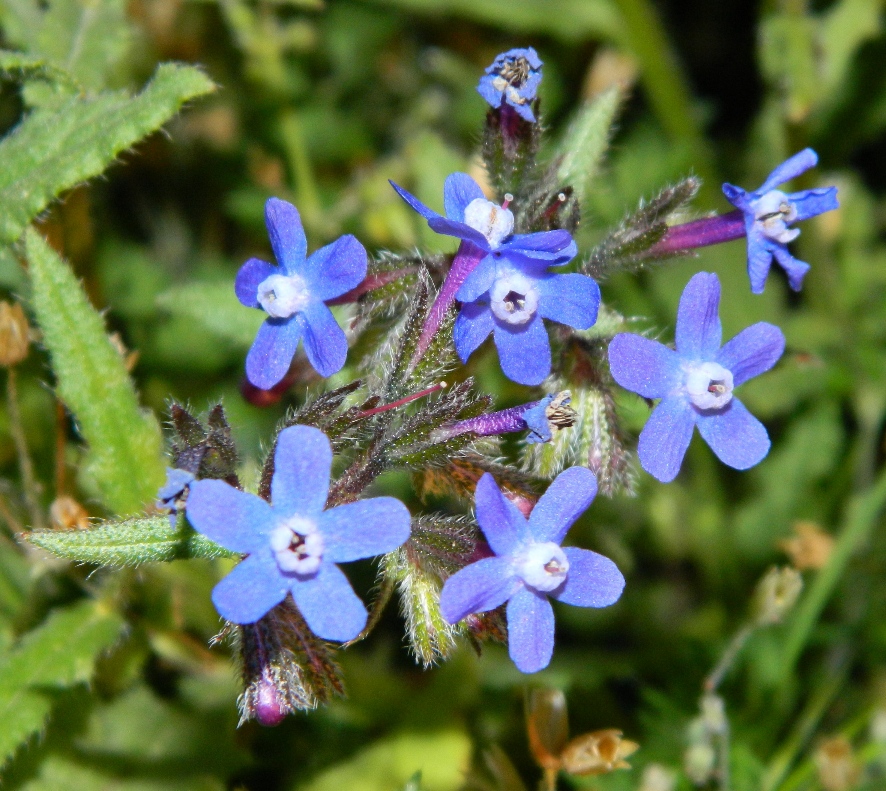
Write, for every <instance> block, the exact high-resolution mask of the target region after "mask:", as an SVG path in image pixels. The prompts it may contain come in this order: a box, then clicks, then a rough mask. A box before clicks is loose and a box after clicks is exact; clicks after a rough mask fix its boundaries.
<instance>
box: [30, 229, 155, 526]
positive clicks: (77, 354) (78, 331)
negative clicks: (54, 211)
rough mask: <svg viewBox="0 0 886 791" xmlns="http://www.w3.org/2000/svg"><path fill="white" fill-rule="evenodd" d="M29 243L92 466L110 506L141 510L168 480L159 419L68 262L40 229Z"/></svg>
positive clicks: (67, 397) (33, 273)
mask: <svg viewBox="0 0 886 791" xmlns="http://www.w3.org/2000/svg"><path fill="white" fill-rule="evenodd" d="M25 250H26V254H27V258H28V261H29V264H30V265H29V274H30V277H31V285H32V291H33V294H32V300H33V308H34V313H35V315H36V317H37V322H38V324H39V325H40V328H41V330H42V331H43V342H44V344H45V346H46V348H47V349H48V350H49V354H50V357H51V358H52V368H53V371H54V372H55V376H56V379H57V383H58V394H59V396H60V397H61V399H62V400H63V401H64V402H65V404H66V405H67V406H68V408H69V409H70V410H71V411H72V412H73V413H74V417H75V418H76V419H77V423H78V426H79V428H80V433H81V434H82V436H83V438H84V439H85V440H86V442H87V443H88V444H89V453H88V456H87V463H86V474H87V476H88V478H89V479H90V483H92V484H94V486H95V488H96V489H97V492H98V495H99V496H100V498H101V500H102V502H103V503H104V504H105V505H106V506H107V507H108V508H109V509H111V510H112V511H115V512H116V513H120V514H126V513H133V512H135V511H138V510H140V509H141V508H142V506H143V505H144V504H145V503H146V502H149V501H150V500H151V499H152V498H153V496H154V494H155V493H156V491H157V489H158V488H159V486H160V485H161V484H162V483H163V475H164V466H165V465H164V461H163V457H162V440H161V435H160V426H159V424H158V423H157V419H156V418H155V417H154V416H153V415H152V414H151V413H149V412H147V411H144V410H142V409H141V408H140V407H139V403H138V398H137V396H136V392H135V388H134V387H133V384H132V381H131V380H130V378H129V375H128V374H127V372H126V368H125V366H124V364H123V359H122V358H121V356H120V354H119V352H118V351H117V350H116V349H115V348H114V347H113V345H112V344H111V341H110V340H109V339H108V336H107V335H106V334H105V326H104V322H103V321H102V317H101V316H100V315H99V313H98V312H97V311H96V310H95V309H94V308H93V307H92V305H90V304H89V300H88V299H87V297H86V293H85V292H84V291H83V288H82V287H81V285H80V284H79V283H78V282H77V278H76V277H75V276H74V273H73V272H72V271H71V269H70V267H68V266H67V264H65V262H64V261H62V259H61V258H59V257H58V255H56V253H55V251H54V250H52V248H51V247H50V246H49V245H48V244H47V243H46V242H45V241H44V240H43V238H42V237H41V236H40V235H39V234H38V233H36V231H33V230H29V231H28V232H27V234H26V235H25Z"/></svg>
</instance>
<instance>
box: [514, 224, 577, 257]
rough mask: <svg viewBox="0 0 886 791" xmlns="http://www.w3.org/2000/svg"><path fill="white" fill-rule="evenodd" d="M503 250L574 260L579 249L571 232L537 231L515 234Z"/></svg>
mask: <svg viewBox="0 0 886 791" xmlns="http://www.w3.org/2000/svg"><path fill="white" fill-rule="evenodd" d="M500 249H501V250H513V251H514V252H521V251H523V252H526V253H529V254H531V253H557V254H558V255H560V256H567V255H568V256H569V258H573V257H574V256H575V254H576V253H577V252H578V247H577V246H576V244H575V242H574V241H573V239H572V234H571V233H569V231H563V230H558V231H537V232H536V233H515V234H514V235H513V236H510V237H509V238H508V240H507V241H506V242H505V243H504V244H503V245H501V247H500ZM530 257H531V255H530Z"/></svg>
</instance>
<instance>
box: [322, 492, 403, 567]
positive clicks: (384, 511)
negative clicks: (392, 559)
mask: <svg viewBox="0 0 886 791" xmlns="http://www.w3.org/2000/svg"><path fill="white" fill-rule="evenodd" d="M409 524H410V516H409V511H408V510H407V508H406V506H405V505H403V503H401V502H400V501H399V500H397V499H395V498H393V497H373V498H372V499H369V500H359V501H358V502H356V503H348V504H347V505H340V506H338V507H337V508H332V509H330V510H329V511H326V512H325V513H323V515H322V516H321V517H320V519H319V528H320V532H321V533H322V535H323V546H324V550H323V557H324V558H326V560H331V561H332V562H333V563H347V562H349V561H352V560H360V559H361V558H371V557H374V556H375V555H382V554H384V553H385V552H393V551H394V550H395V549H397V547H399V546H401V545H402V544H403V543H404V542H405V541H407V540H408V539H409Z"/></svg>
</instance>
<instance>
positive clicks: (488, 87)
mask: <svg viewBox="0 0 886 791" xmlns="http://www.w3.org/2000/svg"><path fill="white" fill-rule="evenodd" d="M494 79H495V77H494V76H492V75H490V74H486V75H483V76H482V77H481V78H480V83H479V85H477V93H479V94H480V96H482V97H483V98H484V99H485V100H486V101H487V102H489V104H490V105H492V106H493V107H495V108H498V107H499V106H500V105H501V102H502V99H503V98H504V93H503V92H502V91H499V90H497V89H496V88H495V87H493V85H492V81H493V80H494Z"/></svg>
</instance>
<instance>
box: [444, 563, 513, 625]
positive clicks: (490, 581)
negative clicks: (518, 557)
mask: <svg viewBox="0 0 886 791" xmlns="http://www.w3.org/2000/svg"><path fill="white" fill-rule="evenodd" d="M520 587H521V582H520V579H519V577H517V576H516V574H514V569H513V566H512V564H511V560H510V558H484V559H483V560H478V561H477V562H476V563H471V565H470V566H465V567H464V568H463V569H460V570H459V571H457V572H455V574H453V575H452V576H451V577H450V578H449V579H447V580H446V582H445V583H444V584H443V590H442V591H441V592H440V614H441V615H442V616H443V618H444V619H445V620H446V622H447V623H458V622H459V621H460V620H461V619H462V618H464V617H465V616H467V615H470V614H471V613H472V612H487V611H488V610H494V609H495V608H496V607H498V606H500V605H502V604H504V603H505V602H506V601H507V600H508V599H510V598H511V596H513V595H514V594H515V593H516V592H517V591H518V590H519V589H520Z"/></svg>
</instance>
